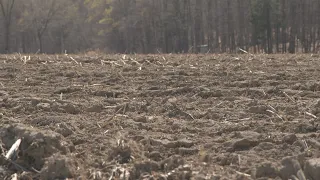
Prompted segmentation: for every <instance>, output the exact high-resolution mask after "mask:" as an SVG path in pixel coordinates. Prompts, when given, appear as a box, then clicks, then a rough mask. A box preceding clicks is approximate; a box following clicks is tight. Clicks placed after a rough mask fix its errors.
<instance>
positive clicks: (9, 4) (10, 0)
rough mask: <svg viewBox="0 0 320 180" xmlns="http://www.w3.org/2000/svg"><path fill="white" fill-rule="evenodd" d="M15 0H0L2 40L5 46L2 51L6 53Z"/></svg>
mask: <svg viewBox="0 0 320 180" xmlns="http://www.w3.org/2000/svg"><path fill="white" fill-rule="evenodd" d="M14 3H15V0H0V7H1V12H2V15H3V17H4V21H3V25H4V29H5V31H4V42H5V48H4V51H5V52H6V53H7V52H9V51H10V27H11V23H12V22H11V20H12V12H13V7H14Z"/></svg>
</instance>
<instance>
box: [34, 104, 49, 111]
mask: <svg viewBox="0 0 320 180" xmlns="http://www.w3.org/2000/svg"><path fill="white" fill-rule="evenodd" d="M37 108H39V109H42V110H45V111H49V110H50V104H49V103H39V104H37Z"/></svg>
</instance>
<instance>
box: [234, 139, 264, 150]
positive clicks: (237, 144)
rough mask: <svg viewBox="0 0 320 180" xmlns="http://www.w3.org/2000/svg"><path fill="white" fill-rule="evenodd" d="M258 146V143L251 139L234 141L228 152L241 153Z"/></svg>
mask: <svg viewBox="0 0 320 180" xmlns="http://www.w3.org/2000/svg"><path fill="white" fill-rule="evenodd" d="M257 144H258V141H256V140H251V139H246V138H244V139H238V140H234V141H233V143H232V146H231V149H229V151H243V150H248V149H250V148H252V147H254V146H256V145H257Z"/></svg>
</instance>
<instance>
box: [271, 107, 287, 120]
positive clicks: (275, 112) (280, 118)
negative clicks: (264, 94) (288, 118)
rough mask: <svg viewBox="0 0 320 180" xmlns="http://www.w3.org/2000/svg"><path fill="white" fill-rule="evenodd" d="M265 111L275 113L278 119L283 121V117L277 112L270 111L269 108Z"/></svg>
mask: <svg viewBox="0 0 320 180" xmlns="http://www.w3.org/2000/svg"><path fill="white" fill-rule="evenodd" d="M267 112H270V113H272V114H274V115H276V116H277V117H278V118H279V119H281V120H282V121H284V119H283V117H281V116H280V115H279V114H278V113H276V112H273V111H271V110H269V109H268V110H267Z"/></svg>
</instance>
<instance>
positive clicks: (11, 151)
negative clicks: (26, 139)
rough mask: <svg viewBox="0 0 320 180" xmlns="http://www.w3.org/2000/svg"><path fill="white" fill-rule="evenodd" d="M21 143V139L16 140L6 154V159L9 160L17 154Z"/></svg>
mask: <svg viewBox="0 0 320 180" xmlns="http://www.w3.org/2000/svg"><path fill="white" fill-rule="evenodd" d="M20 143H21V139H18V140H17V141H16V142H15V143H14V144H13V145H12V146H11V148H10V150H9V151H8V153H7V154H6V158H7V159H11V157H12V156H13V155H14V154H15V153H16V152H17V150H18V149H19V146H20Z"/></svg>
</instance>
